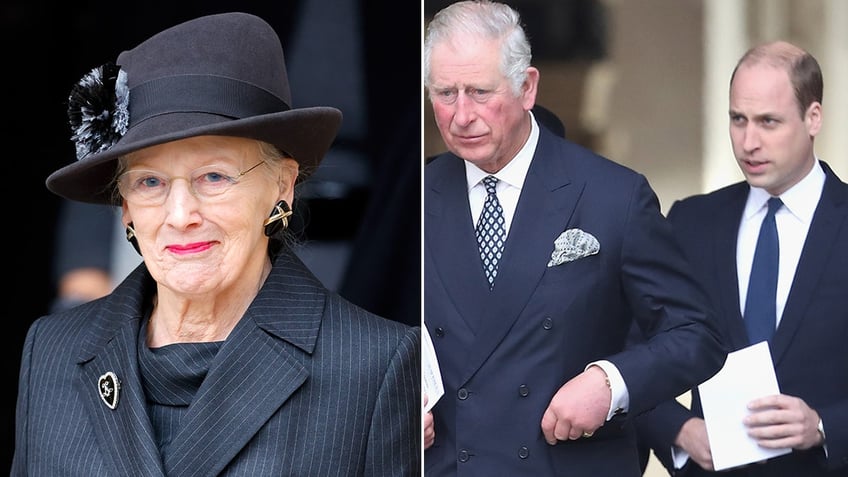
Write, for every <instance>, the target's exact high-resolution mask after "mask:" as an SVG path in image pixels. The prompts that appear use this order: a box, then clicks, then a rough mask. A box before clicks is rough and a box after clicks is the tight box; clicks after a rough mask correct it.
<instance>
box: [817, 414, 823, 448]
mask: <svg viewBox="0 0 848 477" xmlns="http://www.w3.org/2000/svg"><path fill="white" fill-rule="evenodd" d="M817 429H818V431H819V434H821V436H822V443H824V440H825V437H824V423H823V422H822V420H821V418H819V425H818V427H817Z"/></svg>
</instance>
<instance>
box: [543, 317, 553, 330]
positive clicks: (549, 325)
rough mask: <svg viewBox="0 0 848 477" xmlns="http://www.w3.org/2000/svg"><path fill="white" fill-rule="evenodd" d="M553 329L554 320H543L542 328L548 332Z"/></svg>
mask: <svg viewBox="0 0 848 477" xmlns="http://www.w3.org/2000/svg"><path fill="white" fill-rule="evenodd" d="M553 327H554V320H552V319H550V318H545V321H543V322H542V328H544V329H546V330H549V329H551V328H553Z"/></svg>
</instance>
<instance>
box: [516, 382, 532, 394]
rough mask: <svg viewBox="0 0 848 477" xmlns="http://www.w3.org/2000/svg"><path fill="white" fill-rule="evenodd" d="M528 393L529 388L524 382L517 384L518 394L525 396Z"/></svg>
mask: <svg viewBox="0 0 848 477" xmlns="http://www.w3.org/2000/svg"><path fill="white" fill-rule="evenodd" d="M528 394H530V388H528V387H527V385H526V384H522V385H521V386H518V395H519V396H521V397H527V395H528Z"/></svg>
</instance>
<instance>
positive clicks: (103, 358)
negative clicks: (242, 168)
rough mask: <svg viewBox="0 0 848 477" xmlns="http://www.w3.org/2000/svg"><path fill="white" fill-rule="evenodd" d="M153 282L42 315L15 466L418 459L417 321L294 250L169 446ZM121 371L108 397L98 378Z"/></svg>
mask: <svg viewBox="0 0 848 477" xmlns="http://www.w3.org/2000/svg"><path fill="white" fill-rule="evenodd" d="M154 291H155V284H154V282H153V280H152V278H151V277H150V275H149V274H148V273H147V270H146V268H145V267H144V265H141V266H140V267H139V268H138V269H136V270H135V271H134V272H133V273H132V274H131V275H130V276H129V277H128V278H127V279H126V280H125V281H124V282H123V283H122V284H121V285H119V286H118V287H117V289H116V290H115V292H114V293H113V294H111V295H109V296H107V297H105V298H103V299H100V300H97V301H94V302H90V303H88V304H85V305H82V306H80V307H78V308H74V309H71V310H70V311H66V312H63V313H60V314H56V315H51V316H48V317H46V318H42V319H39V320H38V321H37V322H36V323H35V324H34V325H33V326H32V327H31V329H30V331H29V333H28V335H27V338H26V342H25V345H24V352H23V359H22V361H23V366H22V368H21V369H22V372H21V376H20V386H19V395H18V405H17V421H18V422H17V432H16V450H15V457H14V463H13V468H12V472H11V475H13V476H24V475H34V476H55V475H65V476H86V477H90V476H93V475H121V476H165V475H171V476H212V475H226V476H266V475H267V476H281V475H290V476H316V477H325V476H330V475H338V476H352V475H359V476H366V475H367V476H375V475H381V476H389V475H392V476H403V477H407V476H410V475H417V474H418V473H419V472H420V470H419V469H420V453H421V447H420V439H421V428H420V418H421V411H420V408H421V399H420V391H419V383H420V381H419V377H420V353H419V349H420V348H419V346H420V344H419V343H420V328H419V327H407V326H405V325H401V324H400V323H397V322H393V321H389V320H385V319H382V318H378V317H376V316H374V315H372V314H370V313H368V312H366V311H364V310H363V309H361V308H358V307H356V306H354V305H352V304H351V303H349V302H347V301H345V300H343V299H342V298H341V297H339V296H338V295H336V294H334V293H331V292H329V291H327V290H326V289H325V288H324V287H323V286H322V285H321V284H320V282H319V281H318V280H317V279H316V278H315V277H314V276H313V275H312V274H311V273H310V272H309V271H308V270H307V269H306V268H305V267H304V265H303V264H302V263H301V262H300V261H299V260H298V259H297V258H296V257H295V256H294V255H292V254H290V253H286V252H283V253H281V254H280V255H279V257H278V258H277V259H276V260H275V263H274V266H273V268H272V271H271V273H270V275H269V276H268V278H267V280H266V282H265V284H264V285H263V287H262V289H261V290H260V291H259V294H258V296H257V297H256V298H255V300H254V302H253V303H252V304H251V305H250V307H249V308H248V310H247V312H246V314H245V315H244V316H243V317H242V319H241V321H240V322H239V323H238V324H237V325H236V327H235V328H234V329H233V331H232V332H231V334H230V336H229V337H228V338H227V339H226V341H224V342H223V343H222V344H221V346H220V349H219V350H218V352H217V354H216V355H215V357H214V358H213V361H212V363H211V365H210V366H209V370H208V373H207V374H206V377H205V379H204V380H203V382H202V384H201V385H200V388H199V389H198V391H197V393H196V394H195V396H194V398H193V400H192V401H191V404H190V407H189V409H188V411H187V413H186V415H185V417H183V418H182V421H181V428H180V430H179V431H178V432H177V433H176V434H175V435H174V438H173V440H172V441H171V442H170V444H169V447H168V452H167V453H165V454H164V455H162V456H160V452H159V449H158V448H157V444H156V440H155V438H154V429H153V428H152V425H151V420H150V418H149V417H148V410H147V406H148V404H147V403H146V399H145V393H144V386H143V384H142V382H141V378H140V371H139V365H138V358H137V356H138V354H139V351H138V349H139V348H138V346H139V343H140V342H141V343H143V337H141V340H140V337H139V329H140V327H141V323H142V321H143V320H144V318H143V316H144V308H145V306H146V305H145V304H146V303H149V302H150V297H151V295H152V294H153V293H154ZM107 372H112V373H114V375H115V377H116V378H117V379H118V380H119V381H120V388H119V390H118V393H119V394H118V400H117V402H116V403H115V404H116V405H115V406H114V409H111V408H110V407H109V406H107V405H106V402H104V401H103V400H102V399H101V396H100V389H99V388H98V382H99V380H100V377H101V376H103V375H104V374H106V373H107Z"/></svg>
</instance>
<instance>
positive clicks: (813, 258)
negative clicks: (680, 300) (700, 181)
mask: <svg viewBox="0 0 848 477" xmlns="http://www.w3.org/2000/svg"><path fill="white" fill-rule="evenodd" d="M819 164H821V165H822V168H823V169H824V172H825V182H824V189H823V190H822V195H821V198H820V199H819V202H818V205H817V207H816V210H815V214H814V216H813V220H812V222H811V223H810V227H809V231H808V232H807V238H806V241H805V242H804V246H803V249H802V252H801V256H800V260H799V262H798V266H797V268H796V271H795V276H794V278H793V280H792V286H791V288H790V291H789V295H788V297H787V300H786V305H785V307H784V309H783V314H782V316H781V319H780V322H779V324H778V326H777V329H776V330H775V333H774V336H773V337H772V339H771V340H769V346H770V349H771V355H772V360H773V361H774V367H775V372H776V375H777V381H778V386H779V387H780V392H781V393H782V394H787V395H790V396H797V397H800V398H802V399H803V400H804V401H805V402H806V403H807V405H809V406H810V407H811V408H813V409H815V410H816V411H817V412H818V413H819V415H820V416H821V418H822V421H823V422H824V423H825V430H826V434H827V442H826V445H827V458H825V452H824V450H823V449H822V448H821V447H815V448H812V449H808V450H806V451H793V452H792V453H790V454H787V455H784V456H779V457H775V458H773V459H770V460H769V461H767V462H765V463H757V464H753V465H750V466H745V467H743V468H739V469H736V470H732V471H728V472H722V473H720V474H715V473H708V472H705V471H703V469H701V468H700V467H699V466H698V465H697V464H695V463H693V462H691V461H690V462H689V463H688V464H687V465H686V466H685V467H683V469H682V470H680V471H677V472H676V475H685V476H698V475H706V474H710V475H733V476H763V477H782V476H786V477H788V476H793V477H796V476H804V477H816V476H825V475H827V476H834V475H840V476H848V354H846V351H845V350H846V345H847V344H848V246H846V245H848V185H846V184H845V183H843V182H842V181H841V180H840V179H839V178H838V177H837V176H836V175H835V174H834V173H833V171H832V170H831V168H830V167H829V166H828V165H827V164H826V163H824V162H819ZM749 190H750V187H749V186H748V184H747V183H745V182H740V183H736V184H733V185H730V186H727V187H725V188H722V189H719V190H717V191H715V192H712V193H709V194H704V195H698V196H693V197H690V198H687V199H684V200H681V201H678V202H676V203H675V204H674V205H673V206H672V207H671V209H670V210H669V213H668V217H669V220H670V221H671V222H672V223H673V224H674V230H675V232H676V234H677V235H678V236H679V237H680V241H681V243H682V244H683V245H684V247H685V250H686V252H687V255H688V256H689V258H690V260H691V262H692V265H693V268H694V270H695V273H696V274H697V277H698V278H699V280H701V281H702V282H703V284H704V286H705V289H706V291H707V293H708V295H709V297H710V299H711V301H712V302H713V304H714V307H715V308H716V310H717V311H718V313H717V315H716V316H717V319H718V324H719V326H720V330H721V332H722V334H723V335H724V337H725V341H726V342H727V343H728V345H729V346H730V348H731V351H734V350H738V349H741V348H744V347H746V346H748V344H749V343H748V337H747V334H746V331H745V325H744V321H743V318H742V313H741V311H740V306H739V287H738V285H737V284H738V281H737V266H736V241H737V235H738V231H739V224H740V221H741V219H742V214H743V211H744V208H745V203H746V200H747V197H748V191H749ZM692 416H698V417H703V413H702V411H701V406H700V399H699V394H698V390H697V388H696V389H694V390H693V393H692V411H689V410H688V409H687V408H685V407H683V406H682V405H680V404H679V403H677V402H674V401H672V402H667V403H664V404H663V405H661V406H659V407H658V408H657V409H656V410H654V411H652V412H651V413H650V414H646V415H645V416H643V417H642V418H640V419H639V420H638V428H639V434H640V436H641V438H642V439H643V441H642V442H643V443H644V444H646V445H648V446H650V447H652V448H653V450H654V452H655V453H656V455H657V457H658V458H659V459H660V461H661V462H662V463H663V465H665V466H666V468H668V469H669V470H670V471H672V472H674V469H673V464H672V462H671V448H672V445H673V443H674V439H675V437H676V436H677V433H678V432H679V430H680V427H681V426H682V425H683V423H684V422H685V421H686V420H688V419H689V418H691V417H692Z"/></svg>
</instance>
